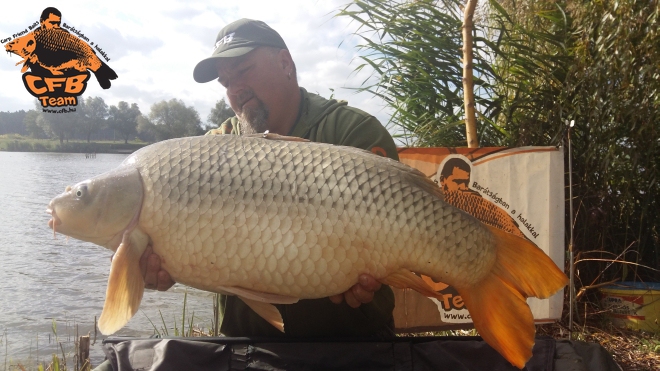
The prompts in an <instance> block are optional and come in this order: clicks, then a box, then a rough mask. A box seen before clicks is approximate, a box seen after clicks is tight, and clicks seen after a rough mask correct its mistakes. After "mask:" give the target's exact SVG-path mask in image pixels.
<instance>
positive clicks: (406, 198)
mask: <svg viewBox="0 0 660 371" xmlns="http://www.w3.org/2000/svg"><path fill="white" fill-rule="evenodd" d="M127 161H128V162H132V163H134V164H135V165H136V166H137V167H138V168H139V170H140V173H141V175H142V179H143V183H144V190H145V192H144V193H145V199H144V202H143V208H142V214H141V216H140V228H141V229H143V230H144V231H145V232H146V233H147V234H148V235H149V236H150V237H151V239H152V241H153V246H154V251H155V252H156V253H158V254H159V255H160V256H161V258H162V261H163V265H164V268H165V269H166V270H167V271H168V272H169V273H170V275H171V276H172V277H173V278H174V279H175V280H176V281H178V282H181V283H184V284H187V285H190V286H193V287H197V288H200V289H204V290H209V291H219V288H220V287H229V286H240V287H243V288H248V289H251V290H255V291H262V292H268V293H273V294H280V295H286V296H293V297H299V298H317V297H325V296H329V295H333V294H337V293H341V292H344V291H346V290H347V289H348V288H349V287H351V286H352V285H353V284H355V283H356V282H357V278H358V276H359V275H360V274H362V273H368V274H371V275H373V276H374V277H376V278H383V277H387V276H388V275H389V274H390V273H392V272H394V271H396V270H397V269H399V268H405V269H408V270H410V271H413V272H417V273H422V274H426V275H429V276H431V277H433V278H435V279H437V280H442V281H443V282H446V283H449V284H453V285H456V286H457V287H460V286H464V285H471V284H474V283H475V282H478V281H479V280H480V279H482V278H483V276H484V275H485V274H486V273H487V271H488V270H489V269H490V267H491V266H492V264H493V262H494V259H495V251H494V248H493V246H492V243H491V238H490V234H489V232H488V231H487V230H486V229H485V228H484V227H483V226H482V225H481V223H479V222H477V221H476V220H475V219H474V218H473V217H471V216H469V215H468V214H466V213H464V212H462V211H460V210H458V209H456V208H454V207H452V206H451V205H448V204H446V203H445V202H443V201H442V198H441V195H439V193H438V192H437V189H435V185H434V184H429V181H428V179H426V177H425V176H424V175H423V174H421V173H419V172H418V171H416V170H414V169H412V168H410V167H407V166H405V165H403V164H401V163H399V162H397V161H393V160H391V159H387V158H383V157H380V156H376V155H373V154H371V153H368V152H366V151H362V150H358V149H354V148H350V147H342V146H333V145H327V144H319V143H305V142H293V141H284V140H268V139H259V138H245V137H237V136H232V135H224V136H204V137H194V138H182V139H177V140H172V141H167V142H162V143H159V144H156V145H152V146H149V147H146V148H145V149H144V150H141V151H138V152H136V153H135V154H134V155H133V156H131V157H130V158H129V159H127Z"/></svg>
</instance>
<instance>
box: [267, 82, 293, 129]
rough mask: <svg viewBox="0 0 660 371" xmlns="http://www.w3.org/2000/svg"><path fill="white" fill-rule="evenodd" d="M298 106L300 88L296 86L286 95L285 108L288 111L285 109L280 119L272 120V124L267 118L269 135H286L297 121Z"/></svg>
mask: <svg viewBox="0 0 660 371" xmlns="http://www.w3.org/2000/svg"><path fill="white" fill-rule="evenodd" d="M300 105H301V99H300V88H299V87H298V86H296V88H295V89H292V91H291V93H290V94H288V99H287V103H286V106H287V107H290V109H287V110H286V111H285V112H284V114H283V115H282V117H279V118H277V117H274V118H272V120H273V121H274V122H270V121H271V118H269V120H268V121H269V122H268V130H269V131H270V132H271V133H275V134H279V135H288V134H289V133H290V132H291V129H292V128H293V127H294V125H295V124H296V120H297V119H298V112H299V111H300Z"/></svg>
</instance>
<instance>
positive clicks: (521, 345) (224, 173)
mask: <svg viewBox="0 0 660 371" xmlns="http://www.w3.org/2000/svg"><path fill="white" fill-rule="evenodd" d="M81 201H82V202H81ZM100 209H102V210H103V212H100ZM49 211H50V213H51V215H52V219H51V220H50V221H49V225H50V226H51V227H52V228H53V229H54V230H55V229H58V230H59V231H60V232H61V233H64V234H67V235H70V236H72V237H74V238H79V239H83V240H86V241H90V242H94V243H96V244H98V245H101V246H104V247H107V248H108V249H111V250H113V251H115V257H114V259H113V261H112V264H111V269H110V275H109V279H108V287H107V290H106V301H105V304H104V307H103V313H102V314H101V317H100V319H99V328H100V329H101V331H102V332H103V333H104V334H108V333H113V332H115V331H117V330H118V329H119V328H121V327H122V326H124V325H125V324H126V322H128V320H129V319H130V318H131V317H132V316H133V315H134V314H135V312H136V311H137V307H138V306H139V304H140V301H141V299H142V293H143V291H144V281H143V279H142V273H141V272H140V267H139V261H140V256H141V255H142V253H143V252H144V251H145V249H146V248H147V245H148V244H149V243H151V245H152V246H153V250H154V252H155V253H157V254H158V255H159V256H160V258H161V263H162V267H163V268H164V269H165V270H166V271H167V272H168V273H169V274H170V275H171V276H172V278H174V280H176V281H177V282H180V283H183V284H187V285H190V286H193V287H196V288H199V289H202V290H208V291H214V292H222V293H226V294H232V295H237V296H238V297H239V298H240V299H241V300H243V301H244V302H245V303H246V304H247V305H248V306H249V307H250V308H252V309H253V310H254V311H255V312H257V313H258V314H259V315H260V316H262V317H263V318H264V319H266V321H268V322H269V323H271V324H272V325H273V326H275V327H277V328H278V329H280V330H281V331H284V329H285V324H283V323H282V317H281V315H280V313H279V312H278V310H277V309H276V308H275V307H274V306H273V305H271V304H270V303H276V304H291V303H295V302H296V301H298V300H300V299H308V298H309V299H311V298H321V297H327V296H331V295H334V294H341V293H343V292H345V291H347V290H348V289H349V288H350V287H352V286H353V285H355V284H356V283H357V282H358V276H359V275H360V274H364V273H366V274H370V275H371V276H373V277H374V278H376V279H377V280H378V281H380V282H382V283H384V284H389V285H393V286H395V287H399V288H412V289H414V290H416V291H418V292H420V293H422V294H424V295H426V296H430V297H433V298H436V299H438V300H444V297H443V296H442V294H440V293H437V292H435V291H433V289H431V288H430V287H429V286H428V284H427V283H425V281H424V280H422V278H420V277H419V276H417V275H415V274H413V273H411V272H416V273H419V274H424V275H427V276H429V277H431V278H433V279H435V280H437V281H442V282H444V283H446V284H449V285H451V286H453V287H455V288H456V289H457V290H458V292H459V294H460V295H461V297H462V298H463V301H464V303H465V306H466V308H468V310H469V311H470V314H471V316H472V319H473V321H474V325H475V328H476V329H477V330H478V331H479V333H480V335H481V336H482V337H483V338H484V340H486V342H487V343H488V344H490V345H491V346H493V347H494V348H495V349H496V350H497V351H499V352H500V353H501V354H502V355H503V356H504V357H505V358H507V359H508V360H509V361H510V362H512V363H513V364H514V365H516V366H517V367H519V368H522V367H523V366H524V365H525V362H526V361H527V360H528V359H529V358H530V357H531V350H532V346H533V344H534V333H535V329H534V319H533V316H532V314H531V311H530V309H529V306H528V305H527V303H526V301H525V298H526V297H529V296H535V297H539V298H547V297H548V296H550V295H551V294H553V293H554V292H556V291H557V290H559V289H560V288H561V287H563V286H564V285H566V282H567V278H566V276H565V275H564V274H563V272H562V271H561V270H559V269H558V267H557V266H556V265H555V264H554V263H553V262H552V260H550V258H549V257H548V256H547V255H545V254H544V253H543V251H541V250H540V249H539V248H538V247H536V246H535V245H533V244H532V243H530V242H529V241H527V240H525V239H522V238H520V237H516V236H514V235H512V234H510V233H506V232H502V231H500V230H498V229H496V228H494V227H490V226H487V225H485V224H482V223H481V222H479V221H478V220H477V219H475V218H474V217H472V216H470V215H468V214H466V213H465V212H463V211H461V210H459V209H457V208H455V207H454V206H451V205H450V204H448V203H446V202H444V196H443V195H442V193H441V191H440V188H438V187H437V185H436V184H435V183H433V182H432V181H431V180H429V179H428V178H426V177H425V176H424V175H423V174H422V173H420V172H419V171H417V170H415V169H413V168H411V167H408V166H406V165H404V164H401V163H399V162H397V161H394V160H391V159H388V158H384V157H380V156H377V155H374V154H372V153H370V152H367V151H364V150H360V149H356V148H351V147H342V146H333V145H329V144H322V143H309V142H303V141H301V140H300V139H295V138H286V137H280V136H273V135H265V136H264V137H238V136H233V135H221V136H203V137H191V138H179V139H173V140H169V141H165V142H160V143H156V144H153V145H150V146H147V147H145V148H143V149H141V150H139V151H137V152H135V153H134V154H132V155H131V156H129V157H128V158H127V159H126V160H125V161H124V162H123V163H122V165H120V166H119V167H118V168H117V169H115V170H113V171H111V172H108V173H105V174H101V175H99V176H97V177H95V178H92V179H90V180H87V181H83V182H81V183H78V184H76V185H75V186H73V187H70V188H68V189H67V190H66V191H65V193H63V194H61V195H60V196H58V197H56V198H54V199H53V200H52V201H51V202H50V204H49Z"/></svg>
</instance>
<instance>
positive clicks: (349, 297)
mask: <svg viewBox="0 0 660 371" xmlns="http://www.w3.org/2000/svg"><path fill="white" fill-rule="evenodd" d="M353 287H355V286H353ZM344 299H346V304H348V306H349V307H351V308H357V307H359V306H360V305H361V304H362V303H361V302H360V301H359V300H358V299H357V298H356V297H355V295H354V294H353V290H352V289H351V290H348V291H346V292H345V293H344Z"/></svg>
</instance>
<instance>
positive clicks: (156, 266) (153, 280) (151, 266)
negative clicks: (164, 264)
mask: <svg viewBox="0 0 660 371" xmlns="http://www.w3.org/2000/svg"><path fill="white" fill-rule="evenodd" d="M159 271H160V257H159V256H158V255H156V254H151V255H149V257H148V258H147V269H146V273H145V275H144V287H146V288H148V289H152V290H154V289H157V288H158V272H159Z"/></svg>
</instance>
